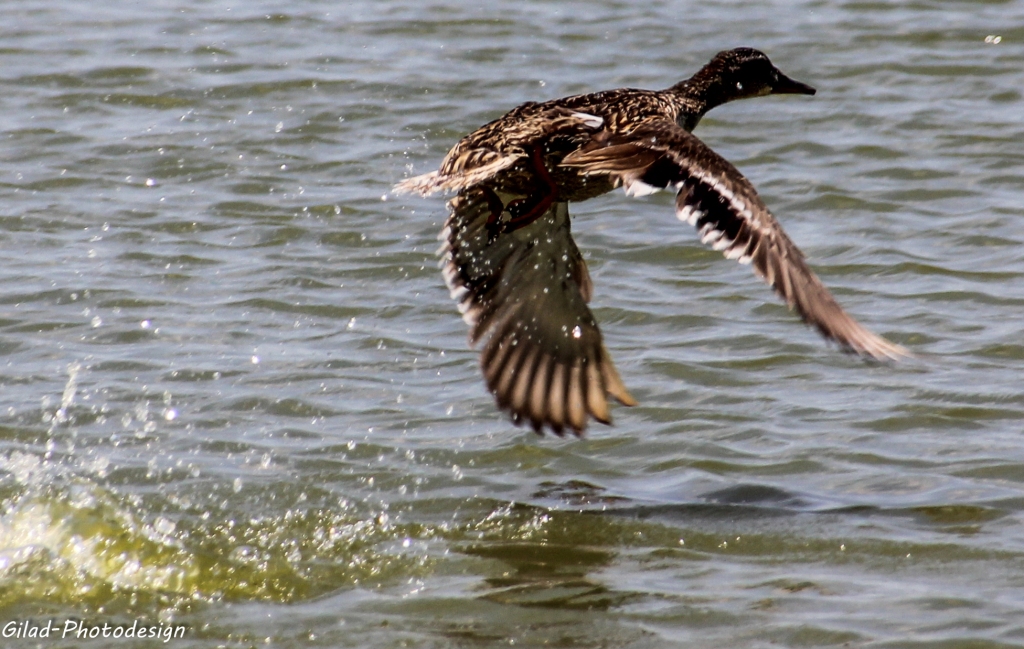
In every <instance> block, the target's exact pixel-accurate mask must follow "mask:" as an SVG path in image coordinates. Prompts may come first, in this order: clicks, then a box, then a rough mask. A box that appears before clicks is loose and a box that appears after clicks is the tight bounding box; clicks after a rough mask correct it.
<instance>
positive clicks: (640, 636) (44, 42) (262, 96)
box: [0, 2, 1024, 647]
mask: <svg viewBox="0 0 1024 649" xmlns="http://www.w3.org/2000/svg"><path fill="white" fill-rule="evenodd" d="M83 7H84V5H83ZM1018 13H1020V12H1019V11H1018V10H1017V9H1016V8H1015V6H1012V5H1008V4H1006V3H981V4H977V3H976V4H972V5H970V6H967V5H965V6H963V7H960V6H948V5H942V6H940V5H926V4H917V5H879V4H872V5H866V4H863V3H830V4H824V5H822V4H814V5H791V4H782V3H779V4H775V5H759V6H751V5H749V3H744V4H743V5H742V6H739V5H736V4H735V3H726V4H720V3H718V4H706V5H699V6H698V5H688V6H686V7H685V8H680V7H675V6H660V5H656V4H655V5H643V6H640V5H631V4H616V3H602V2H598V3H591V4H588V5H587V6H586V8H585V11H584V10H583V9H582V8H580V7H575V6H573V7H569V6H568V5H564V4H560V3H539V4H529V3H528V4H525V5H524V4H522V3H519V4H516V5H514V6H513V5H511V4H508V5H506V4H502V3H500V2H499V3H484V4H482V5H477V6H474V7H462V6H458V7H456V6H443V7H442V6H436V7H435V6H422V5H421V4H416V3H409V4H402V3H389V4H387V5H386V6H383V7H382V6H381V5H379V4H369V3H361V2H356V3H354V4H352V3H350V4H349V5H346V7H344V8H341V7H339V6H338V5H337V4H336V3H335V4H330V3H319V2H310V3H307V4H303V5H297V6H295V7H289V8H287V9H282V8H281V7H269V6H266V7H264V6H260V5H246V6H241V5H237V6H236V5H232V4H230V3H227V2H214V3H205V4H202V5H191V4H188V3H179V4H172V5H167V6H164V7H147V8H146V9H145V11H144V13H143V12H142V11H140V10H135V9H133V8H131V7H117V8H114V7H110V8H107V7H99V6H97V7H93V6H89V8H88V10H85V9H83V8H79V7H77V6H75V5H70V6H69V5H57V4H55V3H50V4H47V3H43V4H39V3H36V4H35V5H33V8H32V9H31V10H28V9H21V8H14V7H12V8H10V9H9V11H7V12H6V13H5V21H4V25H3V26H0V30H2V32H0V33H2V34H3V42H4V47H3V48H2V50H0V57H2V58H3V61H4V72H3V73H2V74H0V84H2V87H3V90H4V92H3V101H4V109H5V110H4V120H3V121H2V123H0V136H2V138H0V139H2V141H3V143H4V146H3V147H2V150H3V155H0V194H2V196H3V202H2V205H3V207H2V208H0V243H2V245H3V247H4V250H5V251H6V252H7V254H6V255H5V262H4V263H3V264H0V280H2V281H0V286H2V287H3V288H2V290H0V386H2V389H0V625H2V624H4V623H6V622H8V621H10V620H25V619H33V620H42V619H48V618H54V619H65V618H75V619H84V620H85V621H87V622H88V623H90V624H96V623H100V624H102V623H103V622H104V621H110V622H111V623H127V624H130V623H131V622H132V621H133V620H136V619H142V620H147V621H152V622H154V623H171V622H174V623H184V624H186V625H188V627H189V629H190V631H189V635H188V638H187V639H186V640H185V641H184V642H185V643H186V644H185V646H196V647H207V646H209V647H215V646H223V645H227V646H256V645H260V646H263V645H273V646H282V647H293V646H295V647H297V646H303V647H307V646H325V647H328V646H329V647H337V646H452V645H456V646H491V645H493V644H499V643H500V644H509V643H512V642H514V643H515V644H516V645H520V646H522V645H537V646H551V645H557V644H563V645H567V646H568V645H573V646H645V647H658V646H677V645H678V644H680V643H682V644H686V645H687V646H709V647H712V646H713V647H721V646H744V647H746V646H767V645H786V646H817V645H844V644H850V645H855V644H869V643H871V644H879V645H885V646H897V645H899V646H903V645H906V644H907V643H914V644H915V646H943V647H954V646H1011V645H1016V644H1019V643H1020V642H1021V638H1022V637H1024V626H1022V624H1021V620H1022V619H1024V615H1022V612H1024V611H1022V606H1021V602H1022V601H1024V596H1022V592H1021V583H1020V580H1019V578H1017V575H1019V574H1020V573H1021V569H1022V567H1024V566H1022V558H1024V553H1022V548H1021V544H1020V538H1021V517H1022V503H1024V496H1022V491H1021V483H1022V480H1021V476H1022V475H1024V471H1022V467H1024V452H1022V448H1024V445H1022V444H1021V440H1020V422H1021V421H1022V420H1024V393H1022V391H1021V389H1020V380H1019V376H1020V371H1019V366H1020V363H1021V360H1022V359H1024V347H1022V345H1021V344H1020V342H1019V337H1020V326H1019V324H1018V322H1019V317H1018V315H1019V310H1020V306H1021V305H1022V304H1024V292H1022V290H1021V288H1020V282H1018V281H1017V280H1018V279H1019V278H1020V276H1021V274H1022V271H1021V268H1022V266H1021V261H1022V256H1021V253H1020V249H1021V245H1020V244H1021V242H1022V239H1021V236H1020V231H1019V230H1020V229H1019V227H1018V223H1019V217H1021V216H1022V215H1024V213H1022V209H1021V207H1020V190H1021V188H1022V187H1024V183H1022V182H1021V178H1024V171H1022V164H1024V159H1022V158H1021V156H1020V153H1019V149H1020V147H1019V142H1020V136H1021V128H1020V120H1019V114H1020V106H1019V104H1020V101H1021V95H1020V87H1021V72H1020V69H1019V68H1020V66H1019V65H1018V62H1019V60H1020V54H1021V52H1020V45H1019V43H1020V42H1021V37H1022V36H1024V34H1021V33H1019V30H1016V31H1015V28H1012V25H1013V24H1015V20H1014V19H1015V18H1016V19H1020V18H1021V16H1019V15H1017V14H1018ZM681 15H683V16H684V17H685V20H680V16H681ZM737 16H742V17H743V18H744V20H742V21H737V20H736V18H737ZM1016 22H1020V21H1019V20H1017V21H1016ZM1007 26H1010V27H1007ZM1004 27H1006V29H1004ZM997 36H998V37H999V40H998V41H996V37H997ZM738 45H750V46H755V47H758V48H760V49H763V50H764V51H766V52H767V53H768V54H769V56H771V58H772V59H773V60H774V61H776V62H777V63H778V64H779V65H780V67H782V68H783V69H785V70H787V71H790V72H791V73H792V74H793V76H794V77H795V78H799V79H805V80H806V81H808V82H809V83H811V84H812V85H815V86H816V87H818V88H819V93H818V95H816V96H815V97H814V98H813V99H808V100H807V101H790V100H787V99H786V98H764V99H761V100H752V101H750V102H745V103H742V104H736V105H733V106H727V107H723V108H720V109H717V110H716V111H715V112H713V113H711V115H709V117H708V118H707V119H706V121H705V122H704V123H702V124H701V126H700V127H699V129H698V131H697V134H698V135H699V136H700V137H702V138H703V139H705V140H706V141H707V142H708V143H709V144H711V146H713V147H714V148H715V149H716V150H717V151H719V152H720V153H722V154H723V155H724V156H726V157H727V158H728V159H730V160H731V161H733V162H734V163H735V164H736V165H737V166H738V167H739V168H740V169H741V170H742V171H743V172H744V173H746V174H747V175H748V176H749V177H750V178H751V179H752V181H753V182H754V183H755V185H756V186H757V187H758V190H759V192H760V194H761V195H762V197H763V198H764V199H765V201H766V203H767V204H768V205H769V206H770V207H771V208H772V210H773V212H775V213H776V214H777V215H778V217H779V219H780V220H781V221H782V222H783V223H784V225H785V227H786V229H787V231H788V232H789V234H790V235H791V237H792V238H793V239H794V240H795V241H796V242H797V243H798V244H799V245H800V246H801V248H802V249H803V250H804V251H805V252H806V253H807V255H808V258H809V261H810V262H811V264H812V265H813V266H814V268H815V270H816V271H817V272H818V273H819V274H820V275H821V277H822V279H823V280H824V281H825V282H826V283H827V284H828V285H829V286H830V287H833V288H834V291H835V293H836V295H837V298H838V299H839V300H840V301H841V302H842V303H843V304H844V306H846V307H847V308H848V309H849V311H850V312H851V313H852V314H854V315H855V316H856V317H858V319H860V320H861V321H863V322H864V323H865V324H866V325H867V326H869V327H871V328H872V329H873V330H875V331H878V332H879V333H881V334H883V335H885V336H886V337H887V338H890V339H891V340H894V341H896V342H898V343H900V344H902V345H905V346H907V347H909V348H911V349H912V350H913V351H914V352H915V354H916V355H917V357H916V358H915V359H913V360H910V361H908V362H905V363H901V364H898V365H877V364H865V363H863V362H861V361H859V360H857V359H855V358H850V357H848V356H846V355H844V354H841V353H840V352H838V351H837V350H835V349H833V348H830V347H829V346H827V345H826V344H824V343H823V342H822V341H821V340H820V339H819V338H818V337H817V335H816V334H815V333H814V332H813V331H810V330H807V329H806V328H804V327H803V326H802V325H800V324H799V322H798V321H797V319H796V318H795V317H794V316H793V315H792V314H791V313H790V312H789V311H788V310H787V309H786V308H785V305H782V304H780V303H779V302H778V301H777V300H775V299H774V298H773V297H772V296H771V295H770V293H769V292H768V291H767V290H765V288H764V287H763V286H762V285H761V284H760V283H759V282H758V281H757V280H756V279H755V278H753V277H751V276H750V273H749V269H746V268H741V267H735V265H734V264H730V263H728V262H726V261H724V260H722V259H721V255H720V254H719V253H716V252H714V251H708V250H705V249H704V248H703V247H701V246H700V245H699V244H698V243H697V241H696V237H695V236H694V234H693V233H692V232H691V231H689V229H687V228H685V227H682V226H680V224H679V223H678V222H677V221H676V219H674V218H672V214H671V212H672V209H671V205H672V198H671V197H669V196H653V197H649V198H646V199H643V200H627V199H626V198H624V197H623V196H622V195H621V194H618V193H617V194H615V195H610V196H608V197H605V198H601V199H595V200H593V201H589V202H587V203H585V204H583V205H580V206H578V207H577V208H576V210H575V212H574V218H575V223H574V224H573V232H574V236H575V237H576V238H577V241H578V243H579V244H580V248H581V249H582V250H583V251H584V254H585V255H586V257H587V262H588V265H589V267H590V270H591V273H592V275H593V278H594V282H595V289H596V290H595V297H594V301H593V304H592V306H593V307H594V310H595V314H596V316H597V317H598V319H599V320H600V321H601V322H602V325H603V329H604V332H605V334H606V337H607V344H608V346H609V349H610V350H611V352H612V354H613V356H615V358H616V361H617V365H618V367H619V370H620V372H621V374H622V376H623V379H624V381H625V382H626V384H627V386H628V387H629V388H630V390H631V392H632V393H633V394H634V395H635V396H636V397H637V398H638V400H639V401H640V405H639V406H638V407H636V408H629V409H626V408H618V409H617V410H615V412H614V413H613V414H614V416H615V420H616V425H615V427H614V428H606V427H599V428H595V429H593V430H592V431H591V433H590V437H589V438H587V439H585V440H582V441H566V440H558V439H555V438H553V437H550V436H549V437H544V438H539V437H536V436H534V435H533V434H532V433H529V432H524V431H521V430H518V429H515V428H513V427H512V426H510V425H509V424H508V422H507V421H505V420H504V419H502V418H501V416H500V415H499V414H498V413H497V412H496V411H495V408H494V406H493V403H492V400H491V398H490V396H489V395H488V394H486V393H485V392H484V390H483V389H482V387H481V382H480V379H479V369H478V366H477V360H476V355H475V354H474V353H473V352H472V351H470V350H469V349H468V348H467V346H466V342H465V332H464V327H463V325H462V323H461V322H460V321H459V318H458V314H457V313H456V311H455V309H454V305H452V304H451V303H450V301H449V299H448V297H447V292H446V291H445V289H444V287H443V283H442V281H441V278H440V276H439V273H438V271H437V269H436V259H435V257H434V250H435V249H436V247H437V242H436V240H435V237H436V234H437V232H438V230H440V227H441V222H442V221H443V219H444V216H445V213H444V207H443V201H442V200H440V199H436V200H421V199H407V198H403V199H401V200H398V199H397V198H395V197H391V196H390V195H388V194H387V192H388V190H389V188H390V187H391V186H392V184H393V183H394V182H396V181H398V180H400V179H401V178H404V177H406V176H408V175H411V174H413V173H419V172H423V171H426V170H428V169H430V168H432V167H434V166H436V164H437V162H438V160H439V159H440V157H441V156H442V155H443V154H444V152H445V151H446V150H447V149H448V147H450V146H451V144H452V143H453V142H454V141H456V140H457V138H458V137H459V136H460V135H462V134H463V133H465V132H467V131H469V130H471V129H472V128H475V127H476V126H478V125H480V124H482V123H484V122H486V121H488V120H490V119H492V118H494V117H496V116H498V115H500V114H501V113H502V112H504V111H505V110H507V109H509V108H510V107H512V106H513V105H515V104H517V103H520V102H522V101H527V100H542V99H547V98H551V97H556V96H561V95H567V94H571V93H575V92H584V91H591V90H596V89H601V88H607V87H615V86H623V85H629V86H639V87H651V88H660V87H665V86H667V85H669V84H671V83H674V82H675V81H678V80H679V79H681V78H684V77H686V76H688V75H689V74H690V73H691V72H692V71H693V70H695V69H696V68H697V67H698V66H699V65H701V64H702V63H703V62H704V61H706V60H707V59H708V58H709V57H710V56H711V55H712V54H713V53H714V52H716V51H717V50H719V49H723V48H726V47H733V46H738ZM900 643H903V644H900ZM51 644H56V645H57V646H60V645H59V643H51ZM26 646H28V645H26ZM47 646H49V645H47ZM67 646H77V645H67Z"/></svg>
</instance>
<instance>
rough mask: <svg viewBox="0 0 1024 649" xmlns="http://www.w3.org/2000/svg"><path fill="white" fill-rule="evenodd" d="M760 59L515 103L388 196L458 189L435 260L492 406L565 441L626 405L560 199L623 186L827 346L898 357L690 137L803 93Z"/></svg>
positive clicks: (733, 172)
mask: <svg viewBox="0 0 1024 649" xmlns="http://www.w3.org/2000/svg"><path fill="white" fill-rule="evenodd" d="M815 92H816V90H815V89H814V88H813V87H811V86H809V85H807V84H805V83H802V82H799V81H796V80H794V79H791V78H790V77H788V76H786V75H785V74H783V73H782V72H781V71H780V70H779V69H778V68H777V67H776V66H775V65H773V64H772V62H771V61H770V60H769V58H768V57H767V56H766V55H765V54H764V53H763V52H761V51H759V50H756V49H753V48H746V47H744V48H736V49H731V50H727V51H723V52H719V53H718V54H716V55H715V56H714V57H713V58H712V59H711V60H710V62H708V63H707V64H706V65H705V66H703V67H702V68H701V69H700V70H698V71H697V72H696V73H695V74H694V75H693V76H691V77H690V78H688V79H685V80H683V81H680V82H679V83H677V84H675V85H673V86H671V87H669V88H667V89H665V90H660V91H653V90H643V89H637V88H620V89H615V90H605V91H601V92H595V93H589V94H580V95H573V96H570V97H563V98H560V99H553V100H550V101H544V102H527V103H524V104H522V105H520V106H518V107H516V108H514V109H512V110H511V111H509V112H508V113H506V114H504V115H502V116H501V117H499V118H497V119H495V120H493V121H491V122H489V123H487V124H485V125H483V126H481V127H480V128H478V129H477V130H475V131H473V132H472V133H469V134H468V135H466V136H465V137H463V138H462V139H460V140H459V141H458V142H457V143H456V144H455V145H454V146H453V147H452V148H451V150H450V151H449V152H448V154H447V155H446V156H445V157H444V159H443V160H442V161H441V164H440V166H439V168H438V169H437V170H435V171H432V172H430V173H426V174H422V175H418V176H414V177H411V178H407V179H405V180H403V181H402V182H400V183H398V184H397V185H395V187H394V191H395V193H410V194H419V195H422V196H429V195H431V194H435V193H437V192H446V193H452V194H454V195H453V196H452V198H451V199H450V200H449V201H448V203H447V206H448V217H447V219H446V221H445V224H444V227H443V229H442V231H441V233H440V235H439V237H438V239H439V240H440V241H441V242H442V244H441V247H440V249H439V250H438V254H439V256H440V262H439V265H440V267H441V270H442V274H443V277H444V280H445V283H446V284H447V287H448V289H449V291H450V294H451V297H452V298H453V299H454V300H455V301H456V303H457V305H458V309H459V311H460V312H461V314H462V318H463V319H464V320H465V322H466V324H468V325H469V344H470V346H471V347H477V346H479V348H480V367H481V370H482V373H483V377H484V381H485V383H486V385H487V388H488V390H489V391H490V392H491V394H492V395H493V396H494V399H495V402H496V404H497V406H498V408H499V409H501V410H503V411H506V412H507V413H508V414H509V415H510V417H511V420H512V422H513V423H515V424H516V425H521V424H525V423H528V424H529V425H530V426H531V427H532V428H533V430H534V431H536V432H538V433H541V434H542V433H543V432H544V431H545V430H550V431H551V432H553V433H555V434H556V435H559V436H562V435H564V434H565V432H566V431H571V432H572V433H574V434H575V435H576V436H577V437H582V436H583V435H584V433H585V430H586V428H587V425H588V423H589V421H590V419H594V420H596V421H598V422H601V423H604V424H611V423H612V416H611V411H610V407H609V400H610V399H615V400H616V401H618V402H619V403H621V404H623V405H625V406H634V405H636V404H637V401H636V399H635V398H634V397H633V396H632V395H631V394H630V393H629V391H628V390H627V389H626V386H625V384H624V383H623V380H622V378H621V376H620V375H619V372H618V371H617V369H616V367H615V365H614V363H613V362H612V359H611V356H610V355H609V353H608V350H607V348H606V347H605V344H604V341H603V336H602V334H601V330H600V328H599V326H598V323H597V321H596V319H595V318H594V315H593V313H592V312H591V310H590V308H589V306H588V304H589V302H590V300H591V297H592V296H593V283H592V282H591V278H590V274H589V272H588V270H587V264H586V262H585V261H584V258H583V255H582V254H581V253H580V250H579V248H578V247H577V246H576V243H575V241H574V240H573V238H572V233H571V220H570V216H569V204H570V203H572V202H577V201H584V200H587V199H590V198H593V197H595V196H599V195H602V194H605V193H607V192H609V191H612V190H613V189H615V188H617V187H622V188H624V190H625V193H626V194H627V195H629V196H638V197H639V196H646V195H649V194H653V193H655V192H659V191H674V192H675V193H676V200H675V213H676V216H677V217H678V218H679V219H680V220H681V221H684V222H686V223H688V224H690V225H692V226H694V227H695V228H696V229H697V233H698V235H699V237H700V240H701V242H702V243H704V244H706V245H708V246H710V247H711V248H713V249H714V250H718V251H721V252H722V253H723V254H724V255H725V257H726V258H728V259H733V260H736V261H738V262H739V263H741V264H749V265H750V266H751V267H752V268H753V271H754V273H755V274H756V275H757V276H759V277H760V278H761V279H762V280H764V281H765V282H766V283H767V284H768V285H769V286H771V287H772V288H773V289H774V290H775V292H776V293H777V294H778V295H779V296H780V297H781V298H782V299H783V300H785V302H786V303H787V305H788V306H789V307H790V309H791V310H795V311H796V312H797V314H799V316H800V317H801V318H802V319H803V320H804V322H805V323H807V324H808V325H810V326H812V327H814V328H816V329H817V330H818V331H819V332H820V333H821V334H822V335H823V336H824V337H825V338H826V339H829V340H832V341H834V342H835V343H838V345H840V346H841V347H842V348H843V349H845V350H846V351H849V352H851V353H854V354H857V355H860V356H862V357H864V358H867V359H873V360H876V361H895V360H899V359H901V358H903V357H905V356H908V355H909V352H908V351H907V350H906V349H905V348H903V347H902V346H900V345H898V344H895V343H892V342H890V341H888V340H886V339H885V338H882V337H881V336H878V335H877V334H875V333H872V332H871V331H869V330H868V329H867V328H865V327H864V326H863V325H861V324H860V323H858V322H857V321H856V320H855V319H854V318H853V317H851V316H850V315H849V314H847V313H846V311H845V310H843V308H842V307H841V306H840V305H839V303H838V302H836V300H835V298H834V297H833V296H832V294H831V293H830V292H829V290H828V289H827V288H826V287H825V285H824V284H823V283H822V282H821V280H819V279H818V277H817V275H815V273H814V272H813V271H812V270H811V268H810V266H809V265H808V264H807V261H806V259H805V257H804V255H803V253H802V252H801V251H800V249H799V248H797V246H796V245H795V244H794V243H793V241H792V240H791V239H790V238H789V236H787V235H786V233H785V231H783V229H782V226H781V225H780V224H779V222H778V221H777V220H776V218H775V217H774V216H773V215H772V213H771V212H770V211H769V209H768V207H767V206H766V205H765V203H764V201H762V200H761V198H760V197H759V196H758V193H757V191H756V189H755V188H754V186H753V185H752V184H751V182H750V181H749V180H747V178H746V177H745V176H744V175H743V174H742V173H740V171H739V170H738V169H737V168H736V167H735V166H733V165H732V164H731V163H730V162H728V161H727V160H726V159H724V158H723V157H722V156H720V155H718V154H717V153H715V152H714V151H713V150H712V149H711V148H710V147H708V146H707V145H706V144H705V143H704V142H702V141H701V140H700V139H699V138H697V137H696V136H695V135H693V133H692V131H693V130H694V128H695V127H696V126H697V125H698V123H699V122H700V120H701V118H703V117H704V115H705V114H706V113H707V112H708V111H710V110H711V109H713V108H715V107H717V106H721V105H723V104H726V103H728V102H731V101H736V100H739V99H748V98H753V97H762V96H767V95H789V94H796V95H814V94H815Z"/></svg>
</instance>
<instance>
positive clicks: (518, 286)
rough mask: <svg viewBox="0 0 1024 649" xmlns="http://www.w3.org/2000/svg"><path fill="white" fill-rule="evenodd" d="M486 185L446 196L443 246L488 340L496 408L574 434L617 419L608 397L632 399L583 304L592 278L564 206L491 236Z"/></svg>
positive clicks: (455, 286)
mask: <svg viewBox="0 0 1024 649" xmlns="http://www.w3.org/2000/svg"><path fill="white" fill-rule="evenodd" d="M493 200H494V199H493V197H492V198H491V201H490V202H489V201H488V196H487V194H486V193H485V190H482V189H470V190H466V191H463V192H461V193H460V194H459V195H458V196H456V197H455V198H453V199H452V200H451V201H449V203H448V206H449V209H450V210H451V214H450V216H449V217H448V221H447V222H446V224H445V228H444V230H443V231H442V232H441V236H440V238H441V239H442V240H443V241H444V243H443V244H442V245H441V248H440V250H439V251H438V252H439V254H440V255H441V267H442V271H443V273H444V278H445V282H446V283H447V284H448V288H449V289H450V290H451V294H452V297H453V298H454V299H455V300H457V301H458V304H459V311H461V312H462V317H463V319H464V320H465V321H466V323H467V324H469V326H470V334H469V336H470V343H471V344H473V345H476V344H477V343H479V342H480V341H484V342H483V347H482V349H481V354H480V365H481V368H482V370H483V374H484V378H485V379H486V381H487V387H488V388H489V389H490V391H491V392H492V393H493V394H494V397H495V400H496V401H497V403H498V406H499V407H500V408H502V409H504V410H507V411H509V412H510V413H511V414H512V418H513V421H515V422H516V423H522V422H525V421H528V422H530V424H531V425H532V426H533V427H534V429H535V430H537V431H538V432H539V431H541V430H542V429H543V427H545V426H547V427H550V428H551V429H552V430H553V431H554V432H555V433H557V434H559V435H560V434H562V431H563V430H565V429H566V428H568V429H571V430H572V431H573V432H575V433H576V434H577V435H580V434H582V432H583V430H584V429H585V428H586V425H587V420H588V415H589V416H592V417H594V418H595V419H597V420H598V421H601V422H604V423H610V422H611V415H610V414H609V411H608V401H607V396H606V395H611V396H613V397H615V398H616V399H618V400H619V401H620V402H622V403H623V404H626V405H634V404H635V403H636V402H635V401H634V400H633V397H632V396H630V394H629V392H627V391H626V388H625V386H624V385H623V384H622V379H620V378H619V375H618V372H617V371H616V370H615V366H614V365H613V364H612V361H611V358H610V357H609V356H608V352H607V350H606V349H605V347H604V344H603V342H602V337H601V331H600V329H598V326H597V322H596V321H595V320H594V316H593V314H592V313H591V312H590V309H589V308H588V307H587V302H588V300H589V299H590V294H591V283H590V276H589V274H588V273H587V267H586V265H585V263H584V261H583V257H582V255H581V254H580V251H579V249H578V248H577V247H576V243H575V242H574V241H573V239H572V235H571V233H570V231H569V212H568V205H567V204H566V203H554V204H553V205H552V207H551V208H550V209H549V210H548V211H547V212H546V213H545V214H543V215H542V216H541V217H539V218H538V219H537V220H536V221H534V222H533V223H530V224H529V225H526V226H524V227H521V228H519V229H516V230H514V231H510V232H502V233H501V234H499V235H497V237H494V236H493V235H491V234H490V233H489V231H488V228H487V227H486V224H487V220H488V218H489V217H490V215H491V213H492V210H493V208H494V206H493V204H492V203H493Z"/></svg>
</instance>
